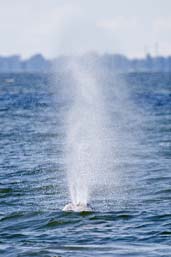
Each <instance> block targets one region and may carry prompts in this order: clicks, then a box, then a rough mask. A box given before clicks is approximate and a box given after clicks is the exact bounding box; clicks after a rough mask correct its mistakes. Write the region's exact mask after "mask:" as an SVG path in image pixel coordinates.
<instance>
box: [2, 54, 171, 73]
mask: <svg viewBox="0 0 171 257" xmlns="http://www.w3.org/2000/svg"><path fill="white" fill-rule="evenodd" d="M70 58H71V57H67V56H59V57H57V58H54V59H46V58H45V57H44V56H43V55H41V54H36V55H33V56H31V57H30V58H28V59H25V60H23V59H22V58H21V57H20V55H12V56H5V57H4V56H0V73H23V72H25V73H49V72H52V71H53V70H54V67H55V70H57V71H60V70H62V69H63V68H64V67H65V66H66V64H67V62H68V60H70ZM74 58H78V59H79V61H81V62H83V63H86V65H88V66H89V65H91V66H92V63H94V64H95V65H98V66H99V67H101V68H102V69H103V68H104V69H106V68H107V69H109V70H114V71H115V72H171V56H168V57H164V56H156V57H152V56H151V55H149V54H148V55H147V56H146V57H144V58H133V59H130V58H128V57H126V56H124V55H121V54H103V55H98V54H95V53H93V54H85V55H82V56H79V57H74ZM92 68H93V66H92Z"/></svg>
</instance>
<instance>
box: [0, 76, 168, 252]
mask: <svg viewBox="0 0 171 257" xmlns="http://www.w3.org/2000/svg"><path fill="white" fill-rule="evenodd" d="M120 76H121V77H122V81H124V83H125V84H126V85H127V87H128V88H129V94H130V98H131V103H133V108H134V109H135V110H134V111H133V113H132V116H134V115H135V117H136V118H137V117H139V121H138V123H136V124H137V125H138V126H137V127H132V128H131V126H130V124H129V126H128V130H129V129H131V130H132V131H134V130H135V131H134V132H135V133H134V134H133V136H134V138H135V143H134V144H133V145H132V146H131V154H129V155H128V156H127V158H126V160H125V159H124V161H123V159H122V160H120V165H122V169H120V170H122V174H121V176H120V178H119V179H118V184H117V183H116V184H117V185H116V186H115V188H114V189H113V192H112V193H111V192H107V193H104V191H103V189H102V190H101V189H100V188H99V192H98V194H97V195H95V196H93V197H92V201H91V205H92V207H93V212H90V213H64V212H62V211H61V209H62V208H63V206H64V205H65V204H66V203H67V202H68V201H69V195H68V189H67V181H66V171H65V165H64V163H65V160H64V158H65V155H64V152H63V149H64V142H65V132H64V128H63V123H62V121H63V116H62V112H61V110H62V109H63V108H65V105H66V103H65V102H64V100H63V99H62V98H61V97H59V96H58V93H57V92H56V89H55V90H54V82H52V80H51V77H50V76H48V75H42V74H39V75H36V74H1V75H0V256H10V257H15V256H22V257H23V256H26V257H28V256H54V257H55V256H130V257H133V256H146V257H156V256H171V74H169V73H131V74H122V75H120ZM9 79H10V80H9ZM58 83H59V84H60V86H61V85H62V83H64V81H63V80H62V78H61V77H59V78H58V79H57V80H56V82H55V84H58ZM106 86H108V87H112V86H113V84H112V78H111V79H110V83H109V85H108V82H106ZM115 86H116V85H115ZM119 95H121V96H122V91H120V92H119ZM110 101H111V106H112V101H115V99H112V98H111V99H110ZM121 107H122V108H123V110H124V105H123V106H121ZM122 108H121V112H119V113H122ZM114 111H115V110H114ZM137 113H138V114H137ZM136 115H137V116H136ZM124 117H125V116H124V115H123V119H124ZM113 124H116V120H113ZM124 124H125V123H124ZM125 126H126V124H125ZM138 127H139V128H140V129H138ZM137 129H138V133H136V132H137ZM127 132H128V131H127ZM124 135H125V134H124ZM128 135H130V134H129V132H128ZM119 142H122V146H123V145H124V140H122V138H121V139H120V141H119ZM125 147H126V146H125ZM121 149H122V148H121ZM123 149H124V148H123ZM126 149H127V151H128V152H129V145H127V148H126ZM118 169H119V168H118ZM113 172H115V171H113ZM106 176H107V174H106ZM111 190H112V188H111V187H110V189H109V191H111ZM115 191H116V192H115Z"/></svg>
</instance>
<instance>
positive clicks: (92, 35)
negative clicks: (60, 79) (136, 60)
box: [0, 0, 171, 57]
mask: <svg viewBox="0 0 171 257" xmlns="http://www.w3.org/2000/svg"><path fill="white" fill-rule="evenodd" d="M0 35H1V37H0V55H10V54H21V55H22V56H23V57H28V56H30V55H32V54H34V53H37V52H38V53H43V54H44V55H45V56H47V57H55V56H57V55H59V54H70V53H83V52H86V51H97V52H100V53H104V52H108V53H110V52H112V53H123V54H126V55H128V56H130V57H134V56H143V55H144V52H147V51H150V53H151V54H153V55H154V54H156V52H157V51H158V54H162V55H169V54H170V55H171V0H0Z"/></svg>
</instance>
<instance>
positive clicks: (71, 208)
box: [63, 203, 92, 212]
mask: <svg viewBox="0 0 171 257" xmlns="http://www.w3.org/2000/svg"><path fill="white" fill-rule="evenodd" d="M63 211H66V212H91V211H92V208H91V206H90V205H89V204H83V203H78V204H73V203H68V204H67V205H65V207H64V208H63Z"/></svg>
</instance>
